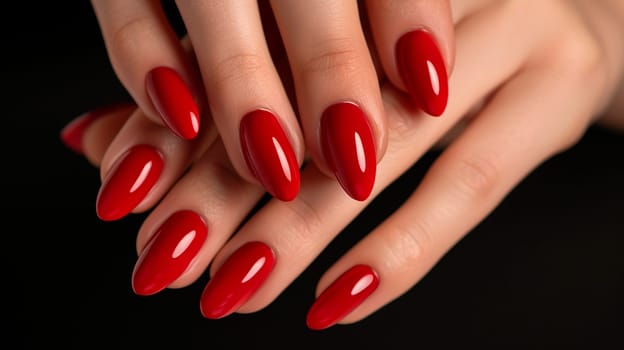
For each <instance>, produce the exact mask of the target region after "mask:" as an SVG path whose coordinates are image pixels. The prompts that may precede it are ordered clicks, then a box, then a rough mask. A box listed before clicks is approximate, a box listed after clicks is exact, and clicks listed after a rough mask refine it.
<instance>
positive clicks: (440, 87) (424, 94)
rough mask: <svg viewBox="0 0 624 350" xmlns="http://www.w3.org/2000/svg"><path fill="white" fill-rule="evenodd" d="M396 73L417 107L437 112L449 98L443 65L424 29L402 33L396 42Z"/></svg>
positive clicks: (438, 52) (441, 111)
mask: <svg viewBox="0 0 624 350" xmlns="http://www.w3.org/2000/svg"><path fill="white" fill-rule="evenodd" d="M396 59H397V67H398V69H399V74H400V75H401V78H402V79H403V82H404V83H405V86H406V88H407V90H408V91H409V93H410V95H411V96H412V97H413V98H414V99H415V100H416V102H417V103H418V105H419V106H420V108H422V110H423V111H425V112H426V113H427V114H429V115H432V116H436V117H437V116H440V115H442V113H444V110H445V109H446V104H447V100H448V74H447V72H446V65H445V64H444V59H443V57H442V54H441V53H440V49H439V48H438V45H437V44H436V41H435V39H434V38H433V36H432V35H431V34H430V33H429V32H427V31H425V30H415V31H412V32H409V33H407V34H404V35H403V36H402V37H401V38H400V39H399V41H398V42H397V45H396Z"/></svg>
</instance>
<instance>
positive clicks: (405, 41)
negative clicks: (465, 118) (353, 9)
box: [366, 0, 455, 116]
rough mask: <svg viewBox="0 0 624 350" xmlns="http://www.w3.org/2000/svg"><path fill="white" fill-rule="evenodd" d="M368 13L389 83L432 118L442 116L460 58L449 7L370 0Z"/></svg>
mask: <svg viewBox="0 0 624 350" xmlns="http://www.w3.org/2000/svg"><path fill="white" fill-rule="evenodd" d="M366 10H367V15H368V19H369V22H370V27H371V33H372V37H373V39H374V42H375V47H376V51H377V53H378V55H379V59H380V62H381V64H382V66H383V68H384V72H385V73H386V75H387V77H388V78H389V79H390V81H391V82H392V83H393V84H395V86H397V87H399V88H401V89H402V90H403V91H405V92H408V93H409V94H410V95H411V96H412V98H413V99H414V101H415V102H416V104H417V105H418V106H419V107H420V108H422V109H423V110H424V111H425V112H426V113H428V114H430V115H432V116H440V115H442V113H443V112H444V110H445V108H446V104H447V100H448V76H449V72H451V70H452V68H453V62H454V53H455V47H454V46H455V44H454V41H455V38H454V23H453V16H452V14H451V6H450V3H449V1H439V0H432V1H422V0H421V1H397V0H383V1H377V0H369V1H366Z"/></svg>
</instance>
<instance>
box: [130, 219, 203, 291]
mask: <svg viewBox="0 0 624 350" xmlns="http://www.w3.org/2000/svg"><path fill="white" fill-rule="evenodd" d="M207 236H208V229H207V228H206V224H205V222H204V220H203V219H202V218H201V216H199V215H198V214H196V213H195V212H193V211H190V210H181V211H178V212H175V213H174V214H173V215H171V216H170V217H169V218H168V219H167V221H165V222H164V223H163V224H162V225H161V226H160V227H159V228H158V230H157V231H156V233H155V234H154V236H153V237H152V238H151V240H150V241H149V243H148V244H147V245H146V246H145V248H144V249H143V252H142V253H141V255H140V256H139V259H138V260H137V262H136V264H135V266H134V271H133V272H132V289H133V290H134V292H135V293H136V294H139V295H152V294H156V293H158V292H160V291H161V290H163V289H165V288H166V287H167V286H169V285H170V284H171V283H172V282H173V281H175V280H176V279H177V278H178V277H180V275H181V274H182V273H183V272H184V271H186V269H187V268H188V266H189V264H190V263H191V261H193V259H194V258H195V256H196V255H197V253H198V252H199V250H200V248H201V247H202V246H203V245H204V242H205V241H206V237H207Z"/></svg>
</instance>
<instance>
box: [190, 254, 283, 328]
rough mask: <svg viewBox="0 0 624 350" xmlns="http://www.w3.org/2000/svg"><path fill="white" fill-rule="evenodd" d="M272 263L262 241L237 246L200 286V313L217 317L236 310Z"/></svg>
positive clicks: (271, 267)
mask: <svg viewBox="0 0 624 350" xmlns="http://www.w3.org/2000/svg"><path fill="white" fill-rule="evenodd" d="M274 265H275V256H274V255H273V251H272V250H271V248H269V246H267V245H266V244H264V243H261V242H249V243H246V244H245V245H243V246H241V247H240V248H238V250H237V251H235V252H234V253H233V254H232V255H231V256H230V257H229V258H228V259H227V260H226V261H225V262H224V263H223V265H222V266H221V267H220V268H219V270H218V271H217V272H216V273H215V275H214V276H212V278H211V279H210V281H208V284H207V285H206V287H205V288H204V291H203V292H202V295H201V300H200V308H201V313H202V315H204V317H206V318H211V319H217V318H222V317H225V316H227V315H229V314H231V313H233V312H235V311H236V310H238V308H239V307H240V306H241V305H243V304H244V303H245V302H246V301H247V300H248V299H249V298H250V297H251V296H252V295H253V293H254V292H255V291H256V290H257V289H258V288H260V286H261V285H262V283H263V282H264V280H266V278H267V277H268V276H269V273H270V272H271V270H273V266H274Z"/></svg>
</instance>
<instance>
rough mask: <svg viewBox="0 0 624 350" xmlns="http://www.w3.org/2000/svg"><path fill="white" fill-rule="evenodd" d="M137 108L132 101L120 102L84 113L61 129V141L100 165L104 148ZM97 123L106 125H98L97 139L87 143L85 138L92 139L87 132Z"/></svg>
mask: <svg viewBox="0 0 624 350" xmlns="http://www.w3.org/2000/svg"><path fill="white" fill-rule="evenodd" d="M135 109H136V105H134V104H132V103H120V104H114V105H110V106H104V107H100V108H96V109H94V110H92V111H90V112H87V113H83V114H81V115H79V116H78V117H76V118H75V119H73V120H72V121H70V122H69V123H67V125H65V126H64V127H63V129H61V132H60V138H61V141H62V142H63V143H64V144H65V146H66V147H67V148H69V149H70V150H72V151H74V152H76V153H77V154H81V155H84V156H85V157H87V159H88V160H89V161H90V162H91V163H92V164H94V165H98V164H99V162H100V160H101V159H102V156H103V154H104V150H105V149H106V147H107V146H108V144H109V143H110V141H112V139H113V137H114V136H115V135H116V134H117V132H118V131H119V129H121V126H122V125H123V123H124V122H125V121H126V120H127V119H128V117H130V114H131V113H132V112H134V110H135ZM95 123H104V124H105V125H104V126H102V127H97V129H98V130H99V133H98V134H97V135H94V136H95V137H97V140H95V142H93V145H90V144H85V140H89V139H90V137H85V133H87V131H88V130H90V129H91V127H92V126H93V124H95ZM91 148H93V149H91Z"/></svg>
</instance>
